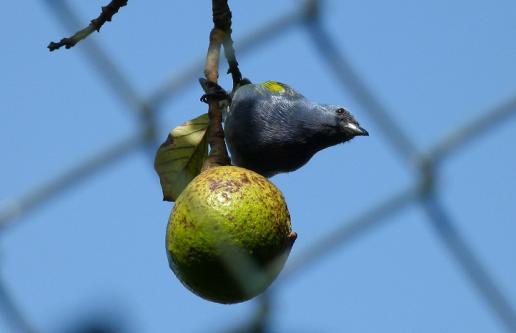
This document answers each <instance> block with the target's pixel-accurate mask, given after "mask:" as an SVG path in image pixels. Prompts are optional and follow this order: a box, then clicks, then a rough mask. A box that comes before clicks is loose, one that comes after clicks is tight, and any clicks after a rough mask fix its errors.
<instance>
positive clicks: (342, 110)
mask: <svg viewBox="0 0 516 333" xmlns="http://www.w3.org/2000/svg"><path fill="white" fill-rule="evenodd" d="M344 111H345V110H344V109H343V108H338V109H337V110H335V112H337V114H343V113H344Z"/></svg>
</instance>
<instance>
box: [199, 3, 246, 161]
mask: <svg viewBox="0 0 516 333" xmlns="http://www.w3.org/2000/svg"><path fill="white" fill-rule="evenodd" d="M212 11H213V25H214V26H213V29H212V30H211V33H210V45H209V46H208V54H207V55H206V63H205V66H204V75H205V76H206V79H207V80H208V83H211V84H213V87H215V84H216V83H217V81H218V78H219V62H220V48H221V46H222V45H223V44H224V45H225V46H227V49H225V56H226V57H227V60H228V64H229V66H230V72H231V74H232V76H233V80H238V81H233V85H236V84H237V83H238V82H240V81H239V80H240V79H241V77H242V75H241V74H240V71H239V69H238V63H237V61H236V58H235V52H234V49H233V41H232V40H231V10H230V9H229V5H228V1H227V0H212ZM208 88H210V87H208ZM212 92H213V91H212ZM209 95H210V91H208V96H209ZM208 105H209V109H208V115H209V118H210V124H209V127H208V143H209V144H210V155H209V156H208V158H207V159H206V161H205V162H204V165H203V169H204V170H205V169H209V168H211V167H214V166H221V165H228V164H230V163H231V160H230V159H229V155H228V151H227V149H226V144H225V142H224V130H223V129H222V111H221V110H220V107H219V101H218V100H217V99H216V98H213V97H208Z"/></svg>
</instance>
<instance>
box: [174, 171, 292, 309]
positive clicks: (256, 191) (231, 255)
mask: <svg viewBox="0 0 516 333" xmlns="http://www.w3.org/2000/svg"><path fill="white" fill-rule="evenodd" d="M295 238H296V234H295V233H294V232H292V227H291V224H290V214H289V212H288V208H287V205H286V203H285V200H284V198H283V195H282V194H281V192H280V191H279V190H278V189H277V188H276V186H274V184H272V183H271V182H270V181H269V180H268V179H266V178H265V177H263V176H261V175H259V174H257V173H255V172H253V171H250V170H247V169H243V168H240V167H235V166H223V167H216V168H211V169H208V170H206V171H204V172H203V173H201V174H200V175H199V176H197V177H196V178H195V179H194V180H192V182H190V184H189V185H188V186H187V187H186V188H185V190H184V191H183V192H182V193H181V195H180V196H179V197H178V198H177V200H176V204H175V206H174V209H173V211H172V214H171V215H170V219H169V223H168V227H167V236H166V247H167V253H168V259H169V264H170V267H171V269H172V270H173V271H174V273H175V274H176V276H177V277H178V278H179V280H180V281H181V282H182V283H183V284H184V285H185V286H186V287H187V288H188V289H190V290H191V291H192V292H194V293H195V294H197V295H199V296H201V297H203V298H205V299H208V300H211V301H214V302H218V303H238V302H243V301H246V300H248V299H251V298H253V297H254V296H256V295H258V294H259V293H261V292H262V291H264V290H265V288H267V287H268V286H269V285H270V284H271V283H272V281H273V280H274V279H275V278H276V276H277V275H278V274H279V272H280V271H281V269H282V267H283V265H284V264H285V261H286V259H287V256H288V254H289V252H290V249H291V247H292V245H293V243H294V240H295Z"/></svg>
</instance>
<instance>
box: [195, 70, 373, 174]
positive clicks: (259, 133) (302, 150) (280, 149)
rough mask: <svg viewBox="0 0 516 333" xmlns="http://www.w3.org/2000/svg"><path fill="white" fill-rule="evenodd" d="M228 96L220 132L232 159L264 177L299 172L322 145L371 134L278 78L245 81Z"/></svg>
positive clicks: (333, 107) (344, 113) (350, 117)
mask: <svg viewBox="0 0 516 333" xmlns="http://www.w3.org/2000/svg"><path fill="white" fill-rule="evenodd" d="M201 85H203V82H201ZM203 87H204V85H203ZM229 97H230V102H229V103H230V104H229V107H228V108H227V111H225V112H224V133H225V138H226V144H227V146H228V149H229V152H230V153H231V159H232V162H233V164H234V165H237V166H241V167H243V168H246V169H250V170H253V171H255V172H258V173H260V174H262V175H263V176H266V177H271V176H274V175H276V174H278V173H281V172H290V171H294V170H297V169H299V168H300V167H301V166H303V165H304V164H306V163H307V162H308V161H309V160H310V158H312V156H313V155H314V154H315V153H317V152H318V151H320V150H322V149H324V148H327V147H330V146H333V145H336V144H338V143H343V142H346V141H349V140H351V139H353V138H354V137H355V136H367V135H369V133H368V132H367V131H366V130H365V129H364V128H362V127H361V126H360V124H359V123H358V122H357V121H356V119H355V118H354V117H353V115H352V114H351V113H350V112H349V111H348V110H346V108H344V107H342V106H338V105H330V104H321V103H315V102H312V101H309V100H308V99H307V98H305V97H304V96H303V95H301V94H299V93H298V92H296V91H295V90H294V89H292V88H291V87H289V86H288V85H286V84H283V83H280V82H276V81H267V82H264V83H261V84H251V83H250V82H249V81H248V80H245V81H243V82H242V84H240V85H238V86H237V88H236V89H235V90H234V91H233V92H232V94H231V96H229Z"/></svg>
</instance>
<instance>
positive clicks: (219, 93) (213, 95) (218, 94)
mask: <svg viewBox="0 0 516 333" xmlns="http://www.w3.org/2000/svg"><path fill="white" fill-rule="evenodd" d="M206 83H207V91H206V93H205V94H204V95H202V96H201V98H200V100H201V102H204V103H209V102H210V100H215V101H224V100H228V99H230V96H229V95H228V93H227V92H226V91H225V90H224V88H222V87H221V86H219V85H218V84H217V83H215V82H211V81H206Z"/></svg>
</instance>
